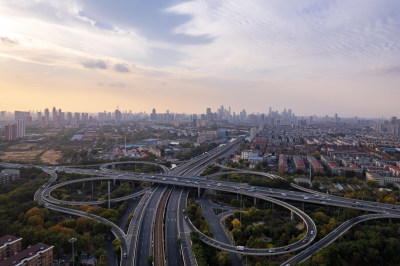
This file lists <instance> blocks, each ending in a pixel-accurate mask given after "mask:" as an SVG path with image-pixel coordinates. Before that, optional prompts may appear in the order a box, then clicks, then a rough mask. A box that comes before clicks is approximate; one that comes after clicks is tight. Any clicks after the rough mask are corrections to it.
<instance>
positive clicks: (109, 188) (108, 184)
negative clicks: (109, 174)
mask: <svg viewBox="0 0 400 266" xmlns="http://www.w3.org/2000/svg"><path fill="white" fill-rule="evenodd" d="M108 209H110V180H108Z"/></svg>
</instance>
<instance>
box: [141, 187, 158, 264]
mask: <svg viewBox="0 0 400 266" xmlns="http://www.w3.org/2000/svg"><path fill="white" fill-rule="evenodd" d="M163 192H164V187H158V188H157V189H156V190H155V191H153V196H152V197H151V198H150V202H149V204H148V205H147V208H146V211H145V212H144V216H143V219H142V221H141V226H140V232H139V238H138V242H137V244H138V245H137V247H136V249H137V250H136V258H135V259H136V263H135V265H138V266H147V258H148V256H149V255H152V254H151V247H152V243H151V236H152V229H153V220H154V216H155V213H156V210H157V204H158V201H159V200H160V198H161V196H162V193H163Z"/></svg>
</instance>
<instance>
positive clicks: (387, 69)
mask: <svg viewBox="0 0 400 266" xmlns="http://www.w3.org/2000/svg"><path fill="white" fill-rule="evenodd" d="M367 74H373V75H377V76H387V75H395V76H398V75H400V65H384V66H378V67H373V68H371V69H370V70H368V71H367Z"/></svg>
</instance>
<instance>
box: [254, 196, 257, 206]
mask: <svg viewBox="0 0 400 266" xmlns="http://www.w3.org/2000/svg"><path fill="white" fill-rule="evenodd" d="M254 206H257V198H256V197H254Z"/></svg>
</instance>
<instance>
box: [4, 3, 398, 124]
mask: <svg viewBox="0 0 400 266" xmlns="http://www.w3.org/2000/svg"><path fill="white" fill-rule="evenodd" d="M399 100H400V1H398V0H329V1H328V0H326V1H320V0H298V1H292V0H268V1H265V0H247V1H243V0H194V1H182V0H152V1H145V0H129V1H128V0H62V1H58V0H12V1H10V0H0V109H8V110H15V109H18V110H40V109H44V108H46V107H52V106H53V105H55V106H56V107H57V108H62V109H64V110H72V111H104V110H108V111H111V110H114V109H115V108H116V107H117V106H119V108H120V109H121V110H132V111H134V112H138V111H147V112H149V111H151V109H152V108H153V107H155V108H157V111H159V112H164V111H165V110H167V109H169V110H170V111H171V112H190V113H192V112H193V113H195V112H205V109H206V107H211V108H213V110H215V109H216V108H217V107H218V106H219V105H221V104H224V105H225V106H231V107H232V109H233V110H234V111H236V112H237V111H240V110H241V109H242V108H245V109H246V110H247V111H248V112H266V111H267V109H268V107H270V106H271V107H272V108H273V109H279V110H282V109H283V108H285V107H287V108H292V109H293V111H294V112H295V113H296V114H298V115H313V114H316V115H325V114H328V115H332V114H334V113H338V114H339V115H340V116H355V115H358V116H363V117H380V116H392V115H397V116H400V104H399Z"/></svg>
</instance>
